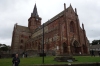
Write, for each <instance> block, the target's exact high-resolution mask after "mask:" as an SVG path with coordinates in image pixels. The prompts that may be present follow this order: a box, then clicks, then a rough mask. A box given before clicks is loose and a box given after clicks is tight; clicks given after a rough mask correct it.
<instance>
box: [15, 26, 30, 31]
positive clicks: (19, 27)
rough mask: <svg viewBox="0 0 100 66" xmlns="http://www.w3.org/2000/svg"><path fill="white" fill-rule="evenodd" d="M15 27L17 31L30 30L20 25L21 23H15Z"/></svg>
mask: <svg viewBox="0 0 100 66" xmlns="http://www.w3.org/2000/svg"><path fill="white" fill-rule="evenodd" d="M16 29H17V30H18V31H22V32H30V30H29V28H28V27H25V26H21V25H16Z"/></svg>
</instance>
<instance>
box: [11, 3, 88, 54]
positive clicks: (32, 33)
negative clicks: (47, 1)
mask: <svg viewBox="0 0 100 66" xmlns="http://www.w3.org/2000/svg"><path fill="white" fill-rule="evenodd" d="M41 20H42V18H41V17H40V16H39V15H38V11H37V7H36V4H35V6H34V9H33V12H32V13H31V16H30V18H29V19H28V27H25V26H21V25H18V24H15V25H14V29H13V34H12V44H11V50H12V53H20V54H21V53H23V52H27V53H30V54H33V55H35V54H38V53H39V52H41V51H42V45H43V44H42V36H43V25H41ZM88 45H89V42H88V39H87V37H86V32H85V29H84V24H82V28H81V27H80V22H79V18H78V14H77V10H76V8H75V10H74V9H73V8H72V6H71V5H70V6H69V7H68V8H66V4H64V10H63V11H62V12H60V13H59V14H57V15H56V16H54V17H53V18H51V19H50V20H48V21H47V22H45V23H44V52H45V53H46V54H55V55H63V54H72V55H74V54H79V53H81V54H88V53H89V51H88Z"/></svg>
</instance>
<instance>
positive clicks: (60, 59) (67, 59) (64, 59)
mask: <svg viewBox="0 0 100 66" xmlns="http://www.w3.org/2000/svg"><path fill="white" fill-rule="evenodd" d="M54 60H55V61H58V62H74V61H76V60H75V58H73V57H72V56H57V57H55V58H54Z"/></svg>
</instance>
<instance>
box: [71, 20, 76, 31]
mask: <svg viewBox="0 0 100 66" xmlns="http://www.w3.org/2000/svg"><path fill="white" fill-rule="evenodd" d="M74 29H75V26H74V22H73V21H71V23H70V32H75V31H74Z"/></svg>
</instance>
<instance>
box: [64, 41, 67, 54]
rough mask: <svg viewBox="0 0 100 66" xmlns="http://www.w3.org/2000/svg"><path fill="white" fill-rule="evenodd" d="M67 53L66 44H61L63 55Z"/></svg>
mask: <svg viewBox="0 0 100 66" xmlns="http://www.w3.org/2000/svg"><path fill="white" fill-rule="evenodd" d="M65 53H67V44H66V43H65V42H64V43H63V54H65Z"/></svg>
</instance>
